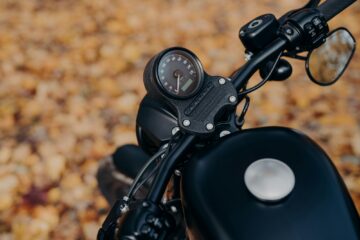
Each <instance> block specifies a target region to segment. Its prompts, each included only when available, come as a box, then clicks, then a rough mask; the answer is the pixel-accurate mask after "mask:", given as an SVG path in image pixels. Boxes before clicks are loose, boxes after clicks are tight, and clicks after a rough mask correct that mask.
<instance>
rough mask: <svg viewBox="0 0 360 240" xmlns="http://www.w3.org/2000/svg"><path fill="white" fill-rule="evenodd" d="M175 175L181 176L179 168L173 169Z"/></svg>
mask: <svg viewBox="0 0 360 240" xmlns="http://www.w3.org/2000/svg"><path fill="white" fill-rule="evenodd" d="M174 173H175V175H176V176H178V177H180V176H181V172H180V170H179V169H175V172H174Z"/></svg>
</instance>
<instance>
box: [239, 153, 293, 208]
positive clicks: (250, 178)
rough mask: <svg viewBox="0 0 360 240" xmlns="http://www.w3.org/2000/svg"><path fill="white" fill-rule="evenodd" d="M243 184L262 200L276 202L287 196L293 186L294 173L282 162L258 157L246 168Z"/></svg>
mask: <svg viewBox="0 0 360 240" xmlns="http://www.w3.org/2000/svg"><path fill="white" fill-rule="evenodd" d="M244 179H245V185H246V187H247V189H248V190H249V192H250V193H251V194H252V195H254V196H255V197H256V198H257V199H258V200H260V201H263V202H276V201H279V200H281V199H283V198H285V197H286V196H288V195H289V194H290V193H291V192H292V190H293V189H294V186H295V175H294V172H293V171H292V170H291V168H290V167H289V166H288V165H286V164H285V163H284V162H282V161H279V160H277V159H273V158H263V159H259V160H257V161H255V162H253V163H252V164H250V166H249V167H248V168H247V169H246V171H245V175H244Z"/></svg>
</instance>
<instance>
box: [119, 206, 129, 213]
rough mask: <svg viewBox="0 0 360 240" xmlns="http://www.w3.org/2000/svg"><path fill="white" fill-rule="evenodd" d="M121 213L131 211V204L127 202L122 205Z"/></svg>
mask: <svg viewBox="0 0 360 240" xmlns="http://www.w3.org/2000/svg"><path fill="white" fill-rule="evenodd" d="M120 211H121V213H126V212H128V211H129V206H128V205H127V204H124V205H122V206H121V207H120Z"/></svg>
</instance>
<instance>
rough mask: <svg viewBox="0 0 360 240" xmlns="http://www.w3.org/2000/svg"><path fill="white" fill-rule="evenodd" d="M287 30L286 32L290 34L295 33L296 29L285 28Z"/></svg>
mask: <svg viewBox="0 0 360 240" xmlns="http://www.w3.org/2000/svg"><path fill="white" fill-rule="evenodd" d="M285 32H286V34H288V35H292V34H293V33H294V31H293V30H292V29H291V28H287V29H285Z"/></svg>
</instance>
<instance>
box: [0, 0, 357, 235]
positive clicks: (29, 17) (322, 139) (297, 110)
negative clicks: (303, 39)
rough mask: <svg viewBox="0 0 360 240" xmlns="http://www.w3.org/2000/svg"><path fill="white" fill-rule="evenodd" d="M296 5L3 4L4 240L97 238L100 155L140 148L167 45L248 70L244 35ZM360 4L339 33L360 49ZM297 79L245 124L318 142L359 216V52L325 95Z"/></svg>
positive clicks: (210, 68) (273, 86) (222, 70)
mask: <svg viewBox="0 0 360 240" xmlns="http://www.w3.org/2000/svg"><path fill="white" fill-rule="evenodd" d="M303 4H304V1H299V0H271V1H270V0H258V1H248V0H247V1H238V0H222V1H217V0H206V1H205V0H196V1H177V0H168V1H164V0H152V1H128V0H78V1H71V0H48V1H41V0H26V1H14V0H1V1H0V30H1V33H0V239H4V240H6V239H20V240H22V239H24V240H25V239H26V240H29V239H30V240H31V239H94V238H95V236H96V233H97V229H98V227H99V226H100V223H101V222H102V220H103V219H104V216H105V215H106V211H107V210H108V206H107V203H106V202H105V200H104V199H103V198H102V196H101V195H100V193H99V191H98V189H97V183H96V180H95V173H96V169H97V165H98V161H99V159H101V158H102V157H104V156H106V155H108V154H110V153H111V152H112V151H113V150H114V149H115V147H116V146H118V145H121V144H124V143H135V142H136V138H135V134H134V122H135V118H136V112H137V108H138V104H139V102H140V101H141V99H142V97H143V96H144V94H145V90H144V87H143V85H142V72H143V69H144V67H145V64H146V62H147V61H148V60H149V59H150V57H151V56H153V55H154V54H156V53H158V52H159V51H161V50H162V49H164V48H167V47H170V46H176V45H180V46H184V47H187V48H189V49H191V50H192V51H194V52H195V53H196V54H197V55H198V56H199V58H200V60H201V61H202V63H203V64H204V66H205V69H206V71H207V72H208V73H209V74H213V75H215V74H216V75H224V76H228V75H229V74H230V73H231V72H232V71H233V70H235V69H236V68H237V67H239V66H240V65H241V64H242V63H244V58H243V57H244V54H243V51H244V49H243V47H242V45H241V44H240V41H239V39H238V37H237V34H238V30H239V28H240V27H241V26H242V25H244V24H245V23H246V22H247V21H249V20H251V19H252V18H254V17H256V16H258V15H260V14H263V13H268V12H272V13H274V14H276V16H280V15H281V14H283V13H285V12H286V11H288V10H290V9H294V8H297V7H299V6H301V5H303ZM359 22H360V5H359V4H358V3H357V4H355V6H353V7H352V9H351V10H349V11H347V12H345V13H343V14H341V16H340V17H338V18H337V19H336V20H334V21H333V22H332V24H331V25H332V27H335V26H346V27H348V28H350V30H351V31H352V32H353V33H354V35H355V37H356V38H357V39H358V40H359V41H360V25H359ZM294 64H295V65H294V66H295V67H294V68H295V71H294V74H293V76H292V77H291V79H290V80H289V81H286V82H275V83H269V84H267V86H265V87H263V88H262V89H261V90H259V91H258V92H257V93H255V94H252V104H251V107H250V110H249V113H248V116H247V119H246V126H245V127H246V128H250V127H256V126H268V125H283V126H288V127H293V128H297V129H299V130H301V131H303V132H305V133H306V134H308V135H309V136H310V137H311V138H313V139H315V140H316V141H317V142H318V143H319V144H320V145H321V146H322V147H323V148H324V149H325V150H326V151H327V152H328V154H329V155H330V156H331V158H332V159H333V160H334V163H335V165H336V166H337V167H338V169H339V170H340V172H341V174H342V176H343V178H344V180H345V183H346V185H347V186H348V188H349V190H350V191H351V194H352V197H353V198H354V200H355V201H356V204H357V207H358V209H360V94H359V93H360V90H359V89H360V55H359V54H358V53H357V54H356V55H355V58H354V60H353V62H352V63H351V65H350V67H349V69H348V71H347V72H346V74H345V76H344V77H343V78H342V79H341V80H340V81H339V82H338V83H337V84H336V85H334V86H331V87H328V88H324V87H320V86H317V85H315V84H313V83H312V82H311V81H310V80H309V79H308V78H307V76H306V74H305V71H304V66H303V63H295V62H294Z"/></svg>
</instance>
